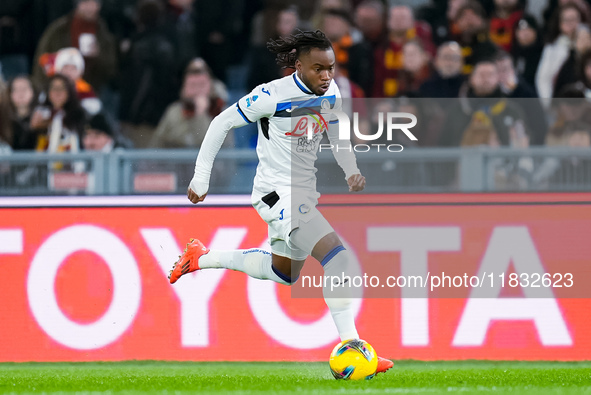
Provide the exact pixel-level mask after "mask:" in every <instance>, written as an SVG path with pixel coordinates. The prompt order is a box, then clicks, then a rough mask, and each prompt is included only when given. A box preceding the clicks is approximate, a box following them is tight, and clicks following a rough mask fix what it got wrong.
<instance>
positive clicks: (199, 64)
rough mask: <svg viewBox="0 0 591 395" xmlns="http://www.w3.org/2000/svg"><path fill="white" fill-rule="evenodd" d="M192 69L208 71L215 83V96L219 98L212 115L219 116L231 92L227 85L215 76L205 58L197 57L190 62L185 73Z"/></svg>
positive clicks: (211, 111) (212, 109) (213, 107)
mask: <svg viewBox="0 0 591 395" xmlns="http://www.w3.org/2000/svg"><path fill="white" fill-rule="evenodd" d="M191 71H195V72H203V71H206V72H207V73H208V74H209V75H210V77H211V79H212V83H213V97H215V98H217V100H216V101H215V103H214V105H213V106H212V107H211V110H210V114H211V116H212V117H215V116H217V115H218V114H219V113H221V112H222V110H223V109H224V107H225V105H226V102H227V101H228V97H229V93H228V89H227V88H226V85H225V84H224V83H223V82H222V81H220V80H219V79H217V78H215V76H214V75H213V71H212V70H211V69H210V68H209V65H208V64H207V63H205V60H203V58H195V59H193V60H191V62H189V64H188V65H187V68H186V69H185V74H186V73H189V72H191Z"/></svg>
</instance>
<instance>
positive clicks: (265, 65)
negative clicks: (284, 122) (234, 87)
mask: <svg viewBox="0 0 591 395" xmlns="http://www.w3.org/2000/svg"><path fill="white" fill-rule="evenodd" d="M299 24H300V19H299V15H298V10H297V8H296V7H294V6H290V7H288V8H285V9H283V10H281V11H280V12H279V14H278V16H277V22H276V24H275V31H274V33H273V34H272V36H271V38H272V39H278V38H279V37H283V36H287V35H289V34H291V33H292V32H293V31H294V30H295V29H296V28H297V27H298V26H299ZM289 72H290V73H291V70H289ZM284 75H286V70H282V69H281V67H279V66H278V65H277V62H276V61H275V54H273V53H271V52H270V51H269V50H268V49H267V41H265V42H264V43H262V44H255V45H253V46H252V48H251V50H250V63H249V67H248V77H247V88H248V89H249V90H250V89H253V88H254V87H255V86H257V85H260V84H263V83H265V82H268V81H272V80H274V79H277V78H281V77H283V76H284Z"/></svg>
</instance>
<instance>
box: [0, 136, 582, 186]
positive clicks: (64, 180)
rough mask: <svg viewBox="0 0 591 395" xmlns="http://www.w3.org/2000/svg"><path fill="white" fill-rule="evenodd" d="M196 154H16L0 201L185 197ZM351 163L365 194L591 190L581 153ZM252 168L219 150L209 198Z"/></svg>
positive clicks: (4, 170) (449, 152) (338, 178)
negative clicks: (4, 198)
mask: <svg viewBox="0 0 591 395" xmlns="http://www.w3.org/2000/svg"><path fill="white" fill-rule="evenodd" d="M197 152H198V151H196V150H127V151H126V150H116V151H114V152H112V153H110V154H101V153H78V154H52V155H49V154H41V153H32V152H15V153H13V154H11V155H6V156H2V157H1V158H0V195H2V196H47V195H130V194H174V193H178V194H184V193H185V192H186V188H187V185H188V184H189V181H190V180H191V177H192V176H193V169H194V166H195V158H196V155H197ZM357 161H358V166H359V168H360V170H361V172H362V173H363V174H364V175H365V176H366V178H367V189H366V192H368V193H417V192H430V193H431V192H487V191H495V192H510V191H589V190H591V151H590V150H588V149H573V148H565V147H555V148H549V147H536V148H528V149H525V150H524V149H514V148H485V147H477V148H447V149H445V148H420V149H417V148H414V149H413V148H408V149H405V150H403V151H402V152H397V153H394V152H388V151H384V150H381V151H380V152H376V151H370V152H358V153H357ZM256 165H257V157H256V152H255V151H253V150H243V149H241V150H226V149H223V150H221V151H220V153H219V155H218V157H217V158H216V161H215V163H214V167H213V170H212V177H211V186H210V191H211V193H213V194H245V193H250V191H251V188H252V180H253V178H254V174H255V170H256ZM317 167H318V170H319V171H318V173H317V176H318V189H319V191H320V192H322V193H342V192H343V188H344V187H345V184H344V181H343V172H342V170H341V169H340V168H339V167H338V165H337V164H336V163H335V160H334V158H333V156H332V154H331V153H330V152H327V151H326V150H323V152H320V155H319V158H318V161H317Z"/></svg>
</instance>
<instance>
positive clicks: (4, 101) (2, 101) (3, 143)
mask: <svg viewBox="0 0 591 395" xmlns="http://www.w3.org/2000/svg"><path fill="white" fill-rule="evenodd" d="M13 139H14V136H13V130H12V123H11V122H10V99H9V97H8V90H7V89H6V84H5V83H4V80H2V79H1V78H0V155H3V154H6V153H10V152H11V151H12V142H13ZM0 170H1V169H0Z"/></svg>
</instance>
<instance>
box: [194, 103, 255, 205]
mask: <svg viewBox="0 0 591 395" xmlns="http://www.w3.org/2000/svg"><path fill="white" fill-rule="evenodd" d="M246 124H247V122H246V121H245V120H244V118H243V117H242V116H241V115H240V113H239V112H238V111H237V106H236V104H234V105H232V106H230V107H228V108H227V109H226V110H224V111H223V112H222V113H221V114H219V115H218V116H217V117H215V118H214V119H213V120H212V121H211V124H209V128H208V129H207V133H206V134H205V138H204V139H203V143H202V144H201V148H200V149H199V155H197V161H196V162H195V174H194V175H193V179H192V180H191V183H190V184H189V188H188V189H187V197H188V198H189V200H190V201H191V202H192V203H199V202H202V201H203V199H205V196H206V195H207V191H208V190H209V179H210V177H211V169H212V167H213V161H214V160H215V157H216V155H217V154H218V152H219V150H220V148H221V146H222V144H223V143H224V140H225V138H226V135H227V134H228V132H229V131H230V130H231V129H233V128H238V127H241V126H244V125H246Z"/></svg>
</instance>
